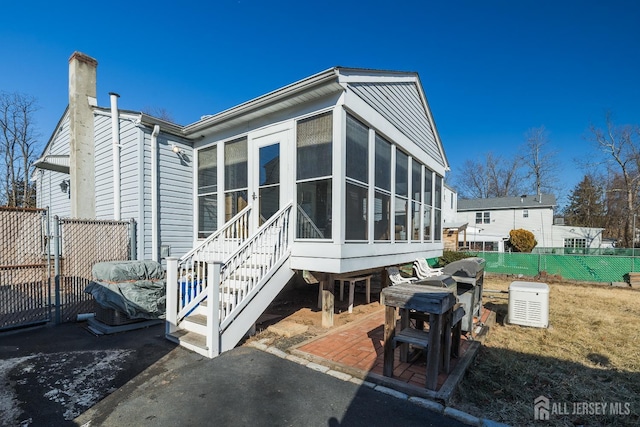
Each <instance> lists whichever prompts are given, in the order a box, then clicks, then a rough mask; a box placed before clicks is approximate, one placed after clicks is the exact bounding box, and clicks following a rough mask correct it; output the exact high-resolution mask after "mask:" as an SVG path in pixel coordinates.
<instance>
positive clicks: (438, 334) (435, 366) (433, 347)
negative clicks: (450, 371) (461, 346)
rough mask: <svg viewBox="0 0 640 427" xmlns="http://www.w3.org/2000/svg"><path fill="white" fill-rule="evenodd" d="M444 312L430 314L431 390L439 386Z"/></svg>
mask: <svg viewBox="0 0 640 427" xmlns="http://www.w3.org/2000/svg"><path fill="white" fill-rule="evenodd" d="M443 323H444V322H443V319H442V314H429V348H427V380H426V383H427V384H426V385H427V388H428V389H429V390H435V389H436V387H437V386H438V372H439V371H440V360H441V359H442V356H441V352H442V327H443Z"/></svg>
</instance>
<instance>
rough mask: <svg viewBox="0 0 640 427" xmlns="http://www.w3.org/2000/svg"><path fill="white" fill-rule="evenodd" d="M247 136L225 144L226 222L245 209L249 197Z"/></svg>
mask: <svg viewBox="0 0 640 427" xmlns="http://www.w3.org/2000/svg"><path fill="white" fill-rule="evenodd" d="M247 182H248V180H247V138H242V139H238V140H235V141H231V142H227V143H226V144H225V145H224V205H225V206H224V213H225V222H226V221H229V220H230V219H231V218H233V217H234V216H235V214H237V213H238V212H240V211H241V210H242V209H244V208H245V207H246V206H247V204H248V203H249V202H248V198H247Z"/></svg>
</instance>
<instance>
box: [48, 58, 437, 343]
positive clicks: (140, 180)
mask: <svg viewBox="0 0 640 427" xmlns="http://www.w3.org/2000/svg"><path fill="white" fill-rule="evenodd" d="M96 68H97V61H95V60H94V59H93V58H90V57H88V56H86V55H84V54H81V53H77V52H76V53H75V54H74V55H72V57H71V58H70V82H69V88H70V93H69V107H68V109H67V110H66V111H65V113H64V114H63V116H62V118H61V120H60V122H59V123H58V126H57V127H56V129H55V130H54V132H53V135H52V136H51V138H50V140H49V142H48V144H47V146H46V148H45V150H44V152H43V153H42V156H41V157H40V159H39V160H38V161H37V162H36V167H37V168H38V170H37V172H36V178H37V188H38V192H37V194H38V206H49V207H50V209H51V213H52V215H62V216H67V215H70V216H73V217H82V218H100V219H125V220H128V219H130V218H133V219H135V220H136V221H137V222H138V238H139V243H138V254H137V256H138V258H151V259H156V260H160V259H161V249H163V252H164V253H166V252H170V254H171V255H172V256H182V255H185V254H186V257H185V260H183V261H182V264H180V265H183V264H184V265H186V264H185V263H195V264H197V263H198V262H205V261H207V259H208V260H211V261H213V260H216V259H217V260H230V259H232V258H233V257H234V256H236V255H235V252H234V251H235V250H238V251H239V250H246V247H248V246H250V245H251V244H252V242H253V240H255V239H267V237H265V236H264V235H265V234H268V236H270V237H269V239H271V240H268V239H267V240H268V241H267V240H265V242H264V243H263V245H262V248H263V249H264V247H266V246H268V247H270V248H273V247H274V246H273V245H274V244H275V248H276V249H275V250H276V252H277V251H279V250H280V249H282V252H281V253H280V252H278V254H279V256H280V255H281V256H282V257H281V258H280V259H279V260H278V263H277V264H273V266H272V267H269V268H271V269H272V270H270V271H267V270H265V269H264V268H261V269H260V271H261V272H260V273H259V274H260V277H257V276H256V277H255V278H252V279H251V280H249V279H248V278H247V279H246V280H247V282H245V285H246V286H245V285H237V283H235V282H234V284H233V285H231V284H228V286H227V285H225V286H226V287H225V288H224V289H230V288H231V287H232V286H240V287H242V289H243V290H242V292H240V291H238V289H239V288H236V291H237V292H236V295H234V296H233V300H234V304H236V303H237V307H238V313H237V314H233V313H235V312H233V311H232V310H231V309H229V310H231V311H229V313H231V314H232V315H233V316H235V317H234V319H237V318H240V317H242V316H245V315H246V313H247V312H251V315H250V316H248V317H246V319H245V320H243V321H242V322H241V323H240V324H241V325H242V327H241V328H240V329H243V328H244V327H245V326H247V325H249V326H250V325H251V323H252V322H255V319H256V318H257V316H259V315H260V314H261V313H262V310H263V309H264V307H263V306H264V304H263V303H264V301H260V302H259V303H258V304H255V301H256V300H260V299H261V298H257V297H256V294H258V293H260V292H261V291H264V289H269V290H268V291H267V292H262V293H261V294H260V295H264V296H265V297H264V298H263V299H264V300H267V299H268V300H269V301H270V298H272V297H273V295H274V292H276V290H278V289H281V288H282V286H284V284H285V283H286V281H287V280H288V278H290V277H291V275H293V273H294V271H300V270H309V271H313V272H316V273H318V277H329V278H330V277H331V276H326V275H327V274H329V275H331V274H333V275H335V274H343V275H344V274H353V273H358V272H363V271H382V269H383V268H384V267H385V266H389V265H395V264H400V263H407V262H412V261H413V260H415V258H417V257H423V258H431V257H436V256H439V255H441V253H442V249H443V242H442V222H443V213H442V210H443V205H442V200H443V177H444V175H445V173H446V171H447V170H448V169H449V165H448V162H447V158H446V156H445V153H444V148H443V145H442V143H441V141H440V138H439V136H438V132H437V130H436V127H435V123H434V121H433V117H432V115H431V111H430V109H429V106H428V104H427V100H426V97H425V95H424V92H423V89H422V86H421V83H420V80H419V77H418V75H417V74H416V73H412V72H395V71H376V70H366V69H351V68H343V67H335V68H330V69H328V70H326V71H323V72H320V73H318V74H315V75H312V76H310V77H307V78H305V79H303V80H300V81H298V82H295V83H292V84H290V85H288V86H286V87H283V88H281V89H278V90H275V91H273V92H270V93H268V94H266V95H263V96H261V97H258V98H256V99H253V100H250V101H247V102H245V103H243V104H240V105H238V106H236V107H233V108H230V109H228V110H225V111H222V112H220V113H218V114H214V115H210V116H205V117H203V118H202V119H201V120H199V121H197V122H195V123H193V124H190V125H187V126H179V125H176V124H173V123H168V122H165V121H163V120H159V119H157V118H154V117H151V116H149V115H146V114H144V113H136V112H132V111H121V110H119V109H118V106H117V99H118V96H117V95H115V94H114V95H112V96H111V106H110V108H100V107H98V106H97V95H96V84H95V80H96ZM63 183H66V184H67V186H65V185H63ZM274 214H277V215H274ZM276 216H278V218H279V217H280V216H281V217H282V218H283V219H282V222H279V223H278V224H279V225H277V226H276V227H275V228H273V229H272V230H271V231H269V232H268V233H266V232H265V227H273V224H272V222H273V221H272V220H270V218H275V217H276ZM239 217H242V218H244V219H242V220H241V222H238V223H237V221H239V220H238V218H239ZM232 219H233V220H234V222H233V225H230V224H231V222H230V220H232ZM278 221H280V220H279V219H278ZM229 227H232V228H229ZM221 233H222V234H221ZM261 233H262V234H261ZM283 233H284V234H283ZM225 236H226V237H225ZM229 236H232V237H229ZM278 236H279V237H278ZM216 239H217V240H216ZM220 240H225V241H226V243H228V245H227V246H225V249H224V251H223V250H222V249H220V248H218V249H215V250H213V249H212V250H209V252H206V254H205V255H201V256H200V258H199V259H195V258H194V255H193V253H194V251H198V250H200V249H198V248H202V247H205V246H207V245H209V246H211V245H214V244H213V243H212V242H213V241H216V242H219V241H220ZM203 245H204V246H203ZM215 245H218V243H215ZM215 245H214V246H215ZM234 245H235V246H234ZM220 247H221V246H220ZM229 247H230V248H232V249H231V252H225V251H226V250H227V249H228V248H229ZM281 247H282V248H281ZM263 249H261V250H263ZM216 251H217V252H216ZM203 253H204V252H203ZM205 258H207V259H205ZM234 262H235V261H234ZM243 262H244V261H243ZM248 262H249V261H248V260H247V261H246V263H248ZM269 262H271V261H269ZM246 263H245V264H243V265H245V266H246V265H248V264H246ZM195 264H194V265H195ZM189 265H191V264H189ZM171 268H173V267H171ZM171 268H169V267H168V274H170V277H173V276H171V274H174V273H175V271H171ZM180 268H182V267H180ZM189 268H191V269H195V267H193V266H192V267H189ZM231 268H232V267H231V266H230V264H223V265H222V269H221V274H222V276H221V280H227V279H225V277H227V276H225V275H226V274H230V273H227V271H228V270H229V269H231ZM233 268H241V267H240V264H237V265H235V264H234V267H233ZM248 274H249V273H247V272H246V271H244V270H243V273H242V274H239V276H242V277H246V276H247V275H248ZM251 274H253V273H251ZM256 274H258V273H256ZM236 277H238V275H237V276H236ZM229 280H230V279H229ZM234 280H235V281H236V282H237V281H238V280H237V279H234ZM249 282H250V284H249ZM225 283H226V282H225ZM169 285H171V286H173V285H174V284H171V283H170V284H169ZM169 285H168V286H169ZM239 294H242V301H241V300H240V299H239V296H238V295H239ZM205 297H206V289H204V290H202V291H201V292H200V293H199V294H198V297H197V298H196V300H195V302H193V304H196V303H197V302H199V301H201V300H202V299H203V298H205ZM249 302H250V303H251V304H252V305H250V307H255V308H252V309H250V310H246V305H247V304H249ZM168 304H169V305H170V302H169V299H168ZM215 305H216V304H210V306H215ZM190 307H191V306H190ZM234 307H235V305H234ZM171 310H172V308H171V307H168V312H167V316H168V319H169V318H170V319H172V320H170V323H171V325H172V326H171V328H172V331H173V330H174V329H175V328H176V327H178V328H179V323H180V322H181V321H182V320H184V319H183V317H185V316H186V315H184V313H185V311H184V307H178V310H179V311H180V313H179V314H178V317H177V318H175V313H170V311H171ZM234 310H235V308H234ZM240 311H241V312H242V313H240ZM225 313H226V314H225V316H226V315H227V314H229V313H227V312H225ZM171 316H173V317H171ZM233 316H232V317H233ZM251 319H253V320H251ZM230 321H231V320H229V322H230ZM223 322H224V321H223ZM225 325H226V324H225ZM227 326H228V325H227ZM227 326H224V325H223V326H221V327H220V331H223V329H224V328H225V327H227ZM241 332H242V334H244V333H245V332H246V329H244V330H243V331H241ZM222 334H223V332H221V335H220V339H223V340H224V344H222V345H221V347H220V348H223V349H226V348H229V345H235V343H232V344H230V343H231V341H233V340H234V339H236V338H237V337H236V335H237V334H235V335H234V336H233V339H232V338H228V339H227V338H222ZM242 334H240V335H239V336H240V337H241V336H242ZM236 342H237V341H236ZM206 345H207V346H208V347H209V351H214V353H215V350H212V349H211V345H210V343H208V344H206Z"/></svg>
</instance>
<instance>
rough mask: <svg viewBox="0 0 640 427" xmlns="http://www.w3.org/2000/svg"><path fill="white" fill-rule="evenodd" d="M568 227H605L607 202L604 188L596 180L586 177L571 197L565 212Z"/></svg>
mask: <svg viewBox="0 0 640 427" xmlns="http://www.w3.org/2000/svg"><path fill="white" fill-rule="evenodd" d="M564 217H565V221H566V223H567V225H574V226H577V227H604V226H605V219H606V218H605V200H604V190H603V188H602V187H601V186H600V185H598V184H596V181H595V179H594V178H593V177H592V176H590V175H585V176H584V178H583V179H582V181H580V183H579V184H578V185H576V187H575V188H574V189H573V190H572V192H571V194H570V195H569V203H568V205H567V207H566V208H565V210H564Z"/></svg>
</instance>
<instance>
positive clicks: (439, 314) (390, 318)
mask: <svg viewBox="0 0 640 427" xmlns="http://www.w3.org/2000/svg"><path fill="white" fill-rule="evenodd" d="M382 296H383V299H384V305H385V322H384V366H383V374H384V375H385V376H388V377H391V376H393V353H394V348H395V344H394V337H395V331H396V319H397V312H396V309H399V310H400V313H401V334H403V335H406V336H415V335H416V332H413V331H410V330H408V328H409V315H408V313H409V310H415V311H416V312H419V313H425V314H428V315H429V332H428V334H427V333H424V332H423V339H424V340H425V342H424V344H425V345H426V347H427V371H426V387H427V388H428V389H430V390H435V389H436V387H437V385H438V372H439V370H440V362H441V361H443V359H444V358H445V357H446V358H449V357H450V355H449V354H443V343H445V342H450V340H451V326H452V325H451V322H452V320H453V316H452V314H453V308H454V306H455V304H456V302H457V301H456V296H455V294H454V293H452V292H451V291H449V290H447V289H444V288H435V287H429V286H422V285H415V284H400V285H395V286H390V287H388V288H384V289H383V290H382ZM420 332H421V331H420ZM416 339H419V338H416ZM458 339H459V338H458ZM426 340H428V343H427V341H426ZM404 342H408V341H406V340H405V341H404ZM407 346H408V345H405V347H407ZM447 361H448V359H447ZM447 365H448V363H447Z"/></svg>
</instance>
